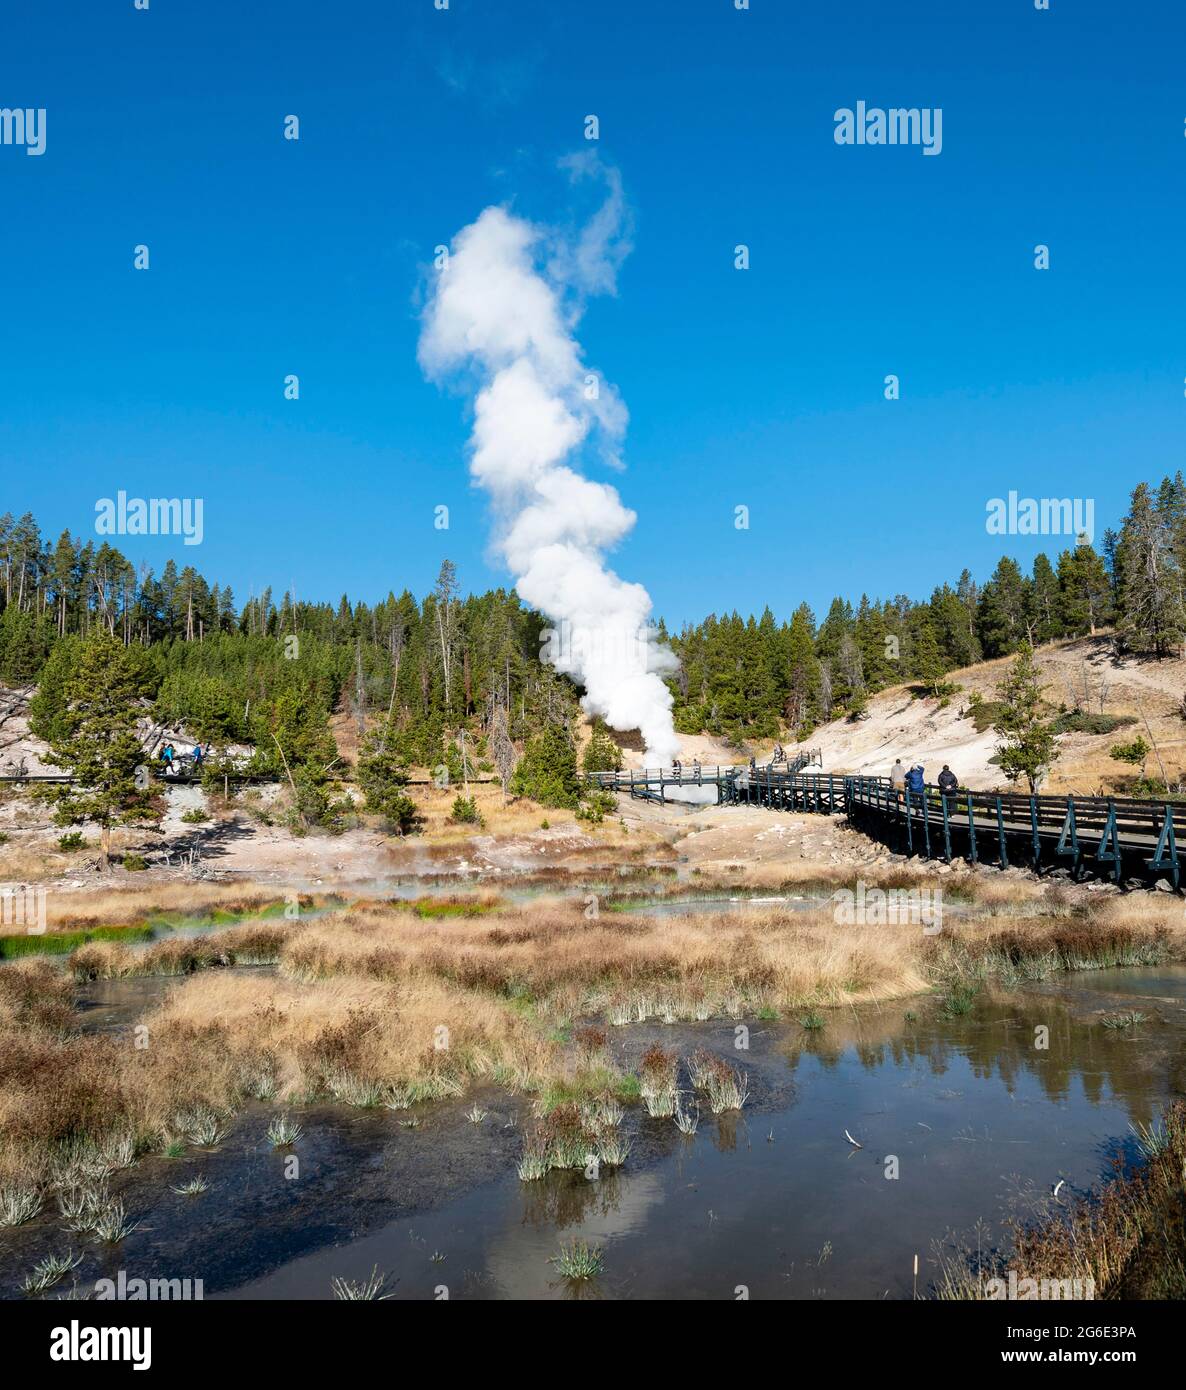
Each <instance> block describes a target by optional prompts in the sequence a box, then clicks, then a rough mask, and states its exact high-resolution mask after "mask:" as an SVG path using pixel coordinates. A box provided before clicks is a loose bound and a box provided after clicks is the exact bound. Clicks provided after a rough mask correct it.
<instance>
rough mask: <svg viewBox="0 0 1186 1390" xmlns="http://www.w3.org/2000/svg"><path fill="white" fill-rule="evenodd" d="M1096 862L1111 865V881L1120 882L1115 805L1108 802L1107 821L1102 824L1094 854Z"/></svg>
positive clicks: (1119, 857) (1118, 840) (1118, 837)
mask: <svg viewBox="0 0 1186 1390" xmlns="http://www.w3.org/2000/svg"><path fill="white" fill-rule="evenodd" d="M1095 857H1096V862H1097V863H1100V864H1111V865H1112V879H1113V881H1114V882H1115V883H1119V882H1120V864H1121V854H1120V836H1119V835H1118V834H1117V833H1116V803H1115V802H1114V801H1109V802H1108V819H1107V821H1106V822H1105V823H1104V833H1103V834H1102V835H1101V836H1100V843H1099V848H1098V849H1097V850H1096V852H1095Z"/></svg>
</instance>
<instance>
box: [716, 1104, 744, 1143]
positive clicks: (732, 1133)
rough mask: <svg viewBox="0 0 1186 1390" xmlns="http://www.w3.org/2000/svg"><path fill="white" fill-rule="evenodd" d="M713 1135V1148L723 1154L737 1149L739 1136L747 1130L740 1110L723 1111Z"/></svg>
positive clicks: (717, 1118) (717, 1119) (718, 1117)
mask: <svg viewBox="0 0 1186 1390" xmlns="http://www.w3.org/2000/svg"><path fill="white" fill-rule="evenodd" d="M716 1121H717V1122H716V1125H715V1127H714V1129H713V1133H712V1142H713V1147H714V1148H716V1149H718V1150H719V1151H720V1152H721V1153H730V1152H731V1151H732V1150H733V1149H735V1148H736V1147H737V1136H738V1134H739V1133H740V1132H741V1131H742V1130H743V1129H744V1128H745V1124H744V1117H743V1115H742V1112H741V1111H740V1110H723V1111H722V1112H721V1113H720V1114H719V1115H718V1116H717V1117H716Z"/></svg>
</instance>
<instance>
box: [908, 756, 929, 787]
mask: <svg viewBox="0 0 1186 1390" xmlns="http://www.w3.org/2000/svg"><path fill="white" fill-rule="evenodd" d="M925 785H926V783H925V781H924V780H923V768H922V764H921V763H915V764H914V766H913V767H912V768H911V769H910V771H909V772H908V773H907V774H906V790H907V791H908V792H917V793H919V794H921V793H922V790H923V788H924V787H925Z"/></svg>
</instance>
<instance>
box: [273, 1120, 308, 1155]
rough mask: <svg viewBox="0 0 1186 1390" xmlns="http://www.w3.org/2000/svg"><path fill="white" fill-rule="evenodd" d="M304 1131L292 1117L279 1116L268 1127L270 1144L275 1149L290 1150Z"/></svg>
mask: <svg viewBox="0 0 1186 1390" xmlns="http://www.w3.org/2000/svg"><path fill="white" fill-rule="evenodd" d="M303 1133H304V1131H303V1130H302V1129H301V1126H300V1125H299V1124H297V1122H296V1121H295V1120H294V1119H293V1118H292V1117H291V1116H290V1115H277V1116H276V1118H275V1119H274V1120H273V1121H272V1122H271V1124H270V1125H268V1143H269V1144H271V1146H272V1147H273V1148H274V1149H286V1148H290V1147H291V1146H292V1145H293V1144H295V1143H296V1141H297V1140H298V1139H299V1138H300V1137H301V1135H302V1134H303Z"/></svg>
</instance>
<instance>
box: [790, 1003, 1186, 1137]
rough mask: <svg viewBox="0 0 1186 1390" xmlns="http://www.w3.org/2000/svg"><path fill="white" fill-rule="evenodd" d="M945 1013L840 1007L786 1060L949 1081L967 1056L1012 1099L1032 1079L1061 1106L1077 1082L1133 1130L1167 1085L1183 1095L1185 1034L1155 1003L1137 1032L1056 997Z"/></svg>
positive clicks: (934, 1008)
mask: <svg viewBox="0 0 1186 1390" xmlns="http://www.w3.org/2000/svg"><path fill="white" fill-rule="evenodd" d="M1101 1002H1103V1001H1102V999H1101ZM1139 1004H1140V1000H1139V999H1136V1000H1134V1001H1133V1006H1134V1007H1137V1006H1139ZM940 1007H941V1001H940V999H939V998H938V997H935V998H933V999H928V1000H926V1001H924V1002H922V1003H920V1004H918V1005H916V1006H915V1008H916V1011H917V1013H918V1015H919V1016H918V1017H917V1019H916V1020H915V1021H914V1022H910V1021H909V1020H907V1019H906V1017H905V1006H903V1007H902V1008H901V1010H895V1009H894V1006H892V1005H889V1006H883V1008H882V1011H881V1012H880V1013H873V1012H872V1011H862V1012H860V1013H857V1014H855V1015H854V1014H852V1013H841V1012H840V1011H839V1010H836V1011H834V1013H833V1014H830V1015H829V1016H828V1020H827V1024H826V1025H825V1027H824V1028H823V1029H821V1030H819V1031H818V1032H811V1033H806V1032H805V1033H804V1034H803V1035H802V1036H801V1037H792V1038H791V1039H790V1040H789V1043H787V1044H786V1045H785V1048H786V1053H787V1057H788V1060H789V1062H790V1064H791V1066H792V1067H795V1066H796V1065H797V1063H798V1061H799V1058H800V1057H801V1056H804V1055H809V1056H811V1057H813V1058H814V1059H815V1060H816V1062H817V1063H818V1064H819V1065H820V1066H821V1067H823V1068H824V1069H825V1070H828V1071H831V1070H835V1069H836V1068H838V1067H839V1066H840V1064H841V1062H843V1061H845V1060H846V1059H851V1058H852V1057H853V1056H855V1057H856V1058H857V1060H858V1061H859V1062H860V1064H861V1066H862V1067H864V1068H865V1069H866V1070H868V1071H874V1070H877V1069H879V1068H882V1067H887V1066H893V1067H900V1068H906V1067H908V1066H911V1065H914V1064H917V1063H925V1064H926V1066H927V1068H928V1070H929V1071H930V1073H931V1075H932V1076H944V1075H946V1073H947V1072H948V1071H949V1070H950V1068H951V1065H952V1062H953V1061H954V1060H955V1059H958V1058H963V1059H965V1060H966V1061H967V1063H968V1065H969V1066H970V1068H971V1071H972V1073H973V1075H974V1076H975V1077H977V1079H979V1080H991V1079H992V1078H993V1077H994V1076H995V1077H999V1079H1000V1080H1001V1081H1002V1082H1003V1083H1004V1085H1005V1087H1006V1089H1007V1090H1008V1091H1009V1092H1010V1093H1012V1092H1013V1091H1014V1090H1015V1089H1016V1087H1017V1084H1018V1081H1019V1080H1020V1079H1021V1078H1022V1077H1024V1076H1025V1075H1026V1074H1027V1073H1028V1074H1029V1075H1030V1076H1032V1077H1033V1078H1034V1080H1035V1081H1036V1082H1037V1083H1038V1085H1039V1086H1040V1087H1041V1089H1042V1092H1043V1094H1044V1095H1045V1096H1046V1098H1047V1099H1048V1100H1050V1101H1051V1102H1053V1103H1055V1104H1060V1103H1063V1102H1065V1101H1066V1100H1067V1099H1068V1097H1069V1096H1070V1095H1071V1094H1072V1086H1073V1084H1074V1083H1076V1082H1077V1083H1078V1085H1079V1086H1080V1087H1081V1088H1082V1092H1083V1095H1084V1097H1085V1098H1086V1099H1087V1100H1088V1101H1089V1102H1090V1104H1092V1105H1099V1104H1100V1103H1101V1102H1103V1101H1105V1100H1108V1099H1111V1098H1114V1099H1115V1100H1116V1101H1118V1102H1119V1103H1120V1104H1121V1105H1123V1106H1124V1108H1125V1110H1126V1111H1127V1112H1128V1115H1129V1118H1130V1120H1131V1121H1132V1122H1133V1123H1134V1124H1136V1123H1148V1122H1149V1121H1150V1120H1151V1119H1152V1118H1153V1117H1154V1116H1155V1115H1156V1114H1157V1113H1159V1111H1160V1105H1159V1103H1158V1102H1157V1100H1156V1096H1157V1095H1158V1094H1160V1092H1161V1091H1162V1090H1163V1089H1164V1088H1165V1087H1166V1085H1167V1083H1168V1086H1169V1089H1171V1090H1173V1091H1178V1092H1181V1091H1183V1090H1186V1034H1183V1033H1182V1032H1181V1030H1171V1029H1170V1028H1169V1027H1167V1026H1166V1025H1165V1024H1164V1023H1162V1022H1160V1021H1159V1019H1158V1018H1157V1015H1156V1014H1155V1012H1154V1009H1155V1007H1156V1006H1154V1005H1149V1006H1148V1007H1147V1008H1146V1009H1144V1010H1142V1012H1145V1013H1147V1014H1148V1015H1149V1020H1148V1022H1147V1023H1144V1024H1141V1025H1138V1027H1137V1028H1136V1030H1135V1031H1130V1030H1127V1029H1123V1030H1110V1029H1107V1028H1104V1027H1103V1025H1102V1024H1101V1023H1100V1022H1099V1021H1098V1019H1097V1020H1096V1021H1095V1022H1094V1023H1089V1022H1086V1021H1084V1020H1083V1019H1082V1018H1077V1017H1075V1016H1074V1015H1073V1013H1072V1011H1071V1009H1070V1008H1069V1007H1068V1005H1067V1003H1066V1002H1065V1001H1064V1000H1062V999H1059V998H1057V997H1056V996H1052V995H1025V996H1016V997H1007V998H1001V997H995V998H984V999H978V1000H977V1001H976V1003H975V1004H974V1005H973V1007H972V1011H971V1013H969V1014H967V1015H964V1016H962V1017H959V1018H953V1019H944V1018H942V1017H941V1016H940V1014H939V1009H940ZM891 1010H893V1011H892V1012H891ZM1038 1027H1045V1028H1047V1029H1049V1035H1048V1039H1047V1042H1048V1046H1047V1047H1046V1048H1045V1049H1040V1048H1038V1047H1036V1046H1035V1045H1034V1044H1035V1037H1036V1034H1035V1029H1037V1028H1038Z"/></svg>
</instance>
